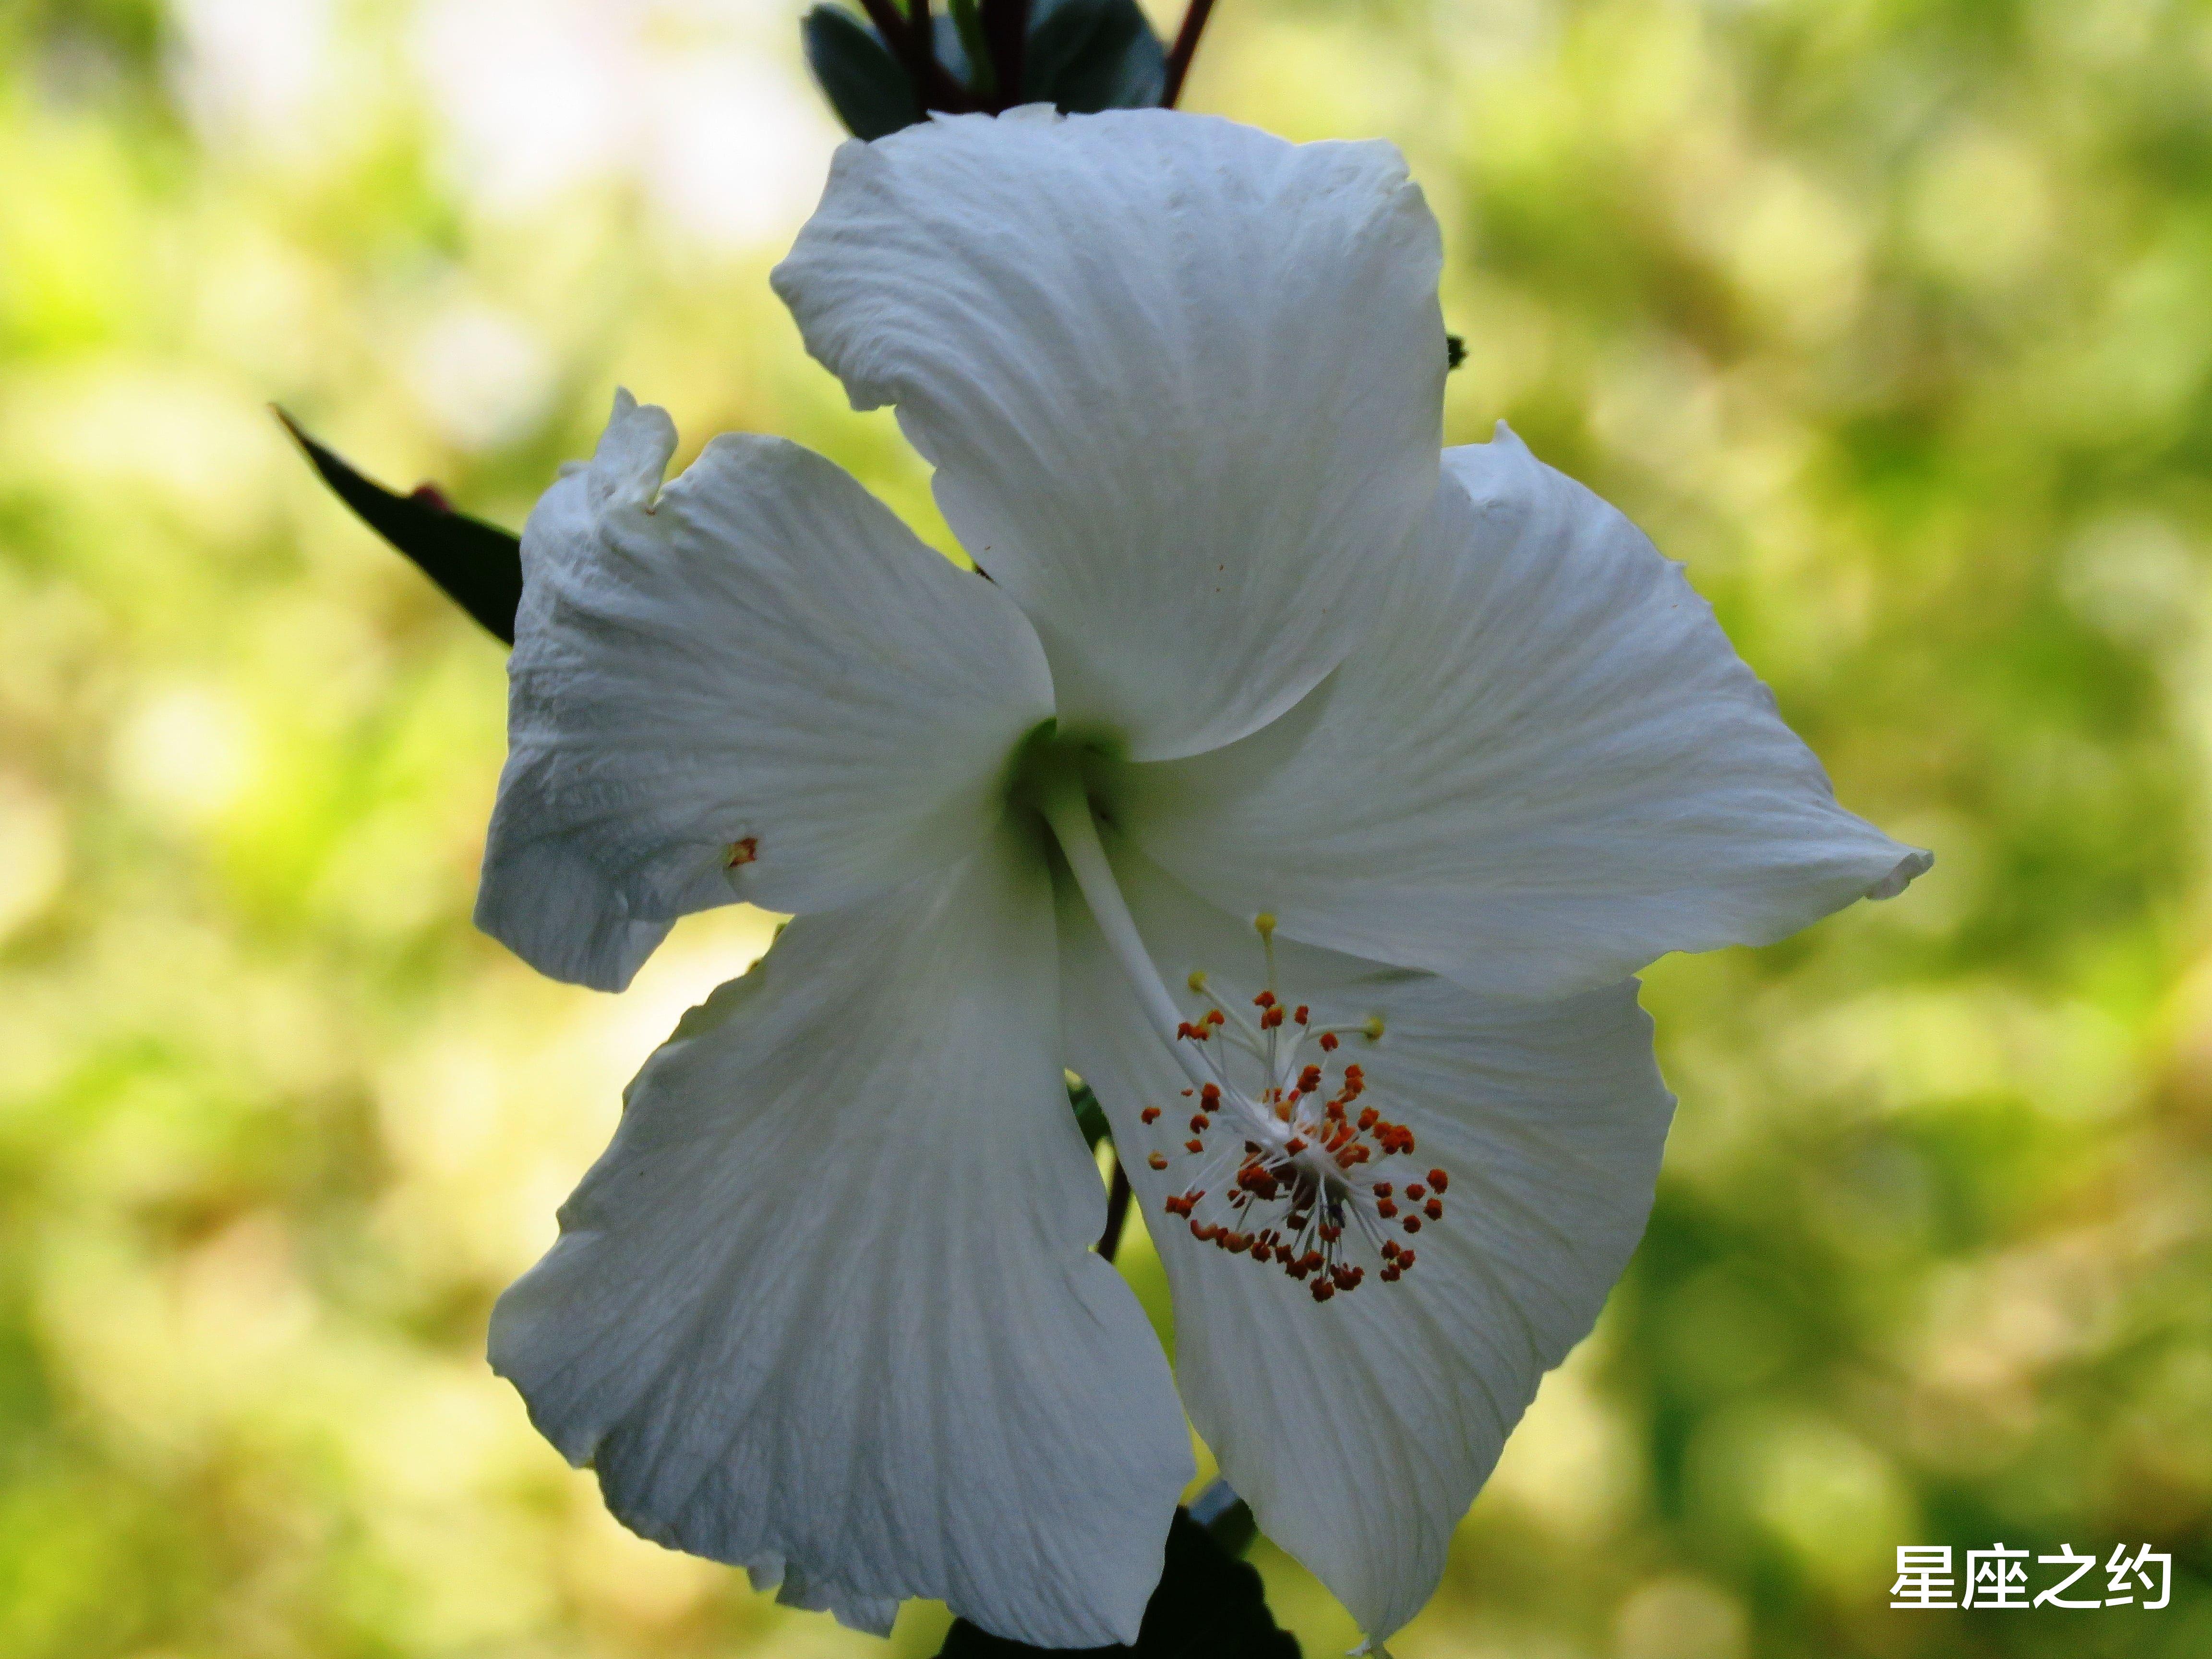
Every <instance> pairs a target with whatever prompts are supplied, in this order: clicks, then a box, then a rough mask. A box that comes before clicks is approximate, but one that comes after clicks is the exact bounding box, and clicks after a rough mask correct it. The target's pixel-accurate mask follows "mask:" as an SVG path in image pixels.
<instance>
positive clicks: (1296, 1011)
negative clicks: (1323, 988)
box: [1291, 1002, 1307, 1025]
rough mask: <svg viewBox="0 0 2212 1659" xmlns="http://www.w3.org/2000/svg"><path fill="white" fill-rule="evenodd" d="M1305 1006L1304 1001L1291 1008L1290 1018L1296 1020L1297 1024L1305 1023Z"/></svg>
mask: <svg viewBox="0 0 2212 1659" xmlns="http://www.w3.org/2000/svg"><path fill="white" fill-rule="evenodd" d="M1306 1013H1307V1009H1306V1006H1305V1004H1304V1003H1303V1002H1301V1003H1300V1004H1298V1006H1297V1007H1295V1008H1293V1009H1291V1018H1292V1019H1294V1020H1296V1021H1297V1023H1298V1024H1301V1025H1303V1024H1305V1023H1306Z"/></svg>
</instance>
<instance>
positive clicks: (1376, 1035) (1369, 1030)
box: [1359, 1014, 1383, 1042]
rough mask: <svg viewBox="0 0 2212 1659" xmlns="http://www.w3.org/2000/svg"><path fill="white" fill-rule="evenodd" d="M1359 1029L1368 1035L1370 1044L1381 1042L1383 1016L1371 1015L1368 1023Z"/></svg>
mask: <svg viewBox="0 0 2212 1659" xmlns="http://www.w3.org/2000/svg"><path fill="white" fill-rule="evenodd" d="M1359 1029H1360V1030H1362V1031H1363V1032H1364V1033H1365V1034H1366V1036H1367V1040H1368V1041H1369V1042H1380V1041H1382V1037H1383V1016H1382V1015H1380V1014H1370V1015H1369V1016H1368V1017H1367V1023H1366V1024H1364V1025H1363V1026H1361V1027H1360V1028H1359Z"/></svg>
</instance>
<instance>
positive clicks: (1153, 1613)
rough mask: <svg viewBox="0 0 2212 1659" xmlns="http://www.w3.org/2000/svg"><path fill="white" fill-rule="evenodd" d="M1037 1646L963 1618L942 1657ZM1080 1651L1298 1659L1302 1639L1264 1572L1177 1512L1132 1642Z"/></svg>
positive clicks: (1011, 1654)
mask: <svg viewBox="0 0 2212 1659" xmlns="http://www.w3.org/2000/svg"><path fill="white" fill-rule="evenodd" d="M1048 1651H1057V1652H1062V1653H1066V1652H1067V1651H1069V1650H1066V1649H1058V1650H1048V1649H1043V1648H1032V1647H1029V1646H1026V1645H1025V1644H1022V1643H1020V1642H1009V1641H1007V1640H1006V1638H1004V1637H1000V1636H987V1635H985V1634H984V1633H983V1632H981V1631H980V1630H977V1629H976V1628H975V1626H973V1625H971V1624H969V1622H968V1621H967V1620H964V1619H962V1620H955V1621H954V1623H953V1626H952V1630H951V1633H950V1634H949V1635H947V1636H946V1637H945V1645H944V1647H943V1648H941V1649H940V1650H939V1654H938V1659H1016V1656H1018V1655H1020V1654H1026V1653H1042V1652H1048ZM1073 1651H1075V1652H1078V1653H1088V1654H1094V1655H1104V1654H1135V1655H1137V1656H1138V1659H1298V1644H1297V1638H1295V1637H1293V1636H1292V1635H1291V1633H1290V1632H1288V1631H1285V1630H1281V1629H1279V1628H1277V1626H1276V1624H1275V1620H1274V1616H1273V1614H1272V1613H1269V1612H1268V1611H1267V1597H1266V1595H1265V1594H1264V1592H1263V1591H1262V1589H1261V1583H1260V1575H1259V1573H1258V1572H1257V1571H1255V1569H1253V1568H1251V1567H1249V1566H1248V1565H1245V1564H1244V1563H1243V1562H1242V1561H1239V1560H1238V1559H1237V1558H1236V1557H1235V1556H1234V1555H1232V1554H1231V1553H1230V1552H1229V1551H1228V1550H1226V1549H1225V1548H1223V1547H1222V1546H1221V1544H1220V1542H1219V1541H1218V1540H1217V1539H1216V1538H1215V1537H1214V1536H1213V1534H1212V1533H1210V1532H1208V1531H1207V1530H1206V1528H1204V1527H1202V1526H1200V1525H1199V1524H1198V1522H1195V1521H1194V1520H1192V1519H1191V1518H1190V1515H1189V1512H1188V1510H1176V1515H1175V1524H1174V1525H1173V1527H1172V1528H1170V1530H1169V1532H1168V1547H1167V1565H1166V1568H1165V1571H1163V1572H1162V1573H1161V1575H1160V1587H1159V1588H1158V1589H1156V1590H1154V1591H1153V1592H1152V1602H1151V1604H1150V1605H1149V1606H1147V1607H1146V1609H1145V1623H1144V1627H1143V1628H1142V1629H1141V1630H1140V1631H1139V1632H1138V1635H1137V1645H1136V1646H1135V1647H1133V1648H1129V1647H1124V1646H1121V1645H1120V1644H1115V1645H1114V1646H1112V1647H1104V1648H1080V1649H1076V1650H1073Z"/></svg>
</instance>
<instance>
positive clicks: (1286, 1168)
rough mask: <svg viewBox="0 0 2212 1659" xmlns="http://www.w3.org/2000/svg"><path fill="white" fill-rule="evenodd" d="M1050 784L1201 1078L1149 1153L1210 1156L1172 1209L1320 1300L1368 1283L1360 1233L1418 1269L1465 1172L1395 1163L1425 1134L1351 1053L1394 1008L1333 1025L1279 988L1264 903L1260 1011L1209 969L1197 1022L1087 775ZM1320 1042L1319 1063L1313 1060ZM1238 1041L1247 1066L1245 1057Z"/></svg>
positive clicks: (1162, 1031)
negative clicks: (1373, 1087)
mask: <svg viewBox="0 0 2212 1659" xmlns="http://www.w3.org/2000/svg"><path fill="white" fill-rule="evenodd" d="M1039 805H1041V807H1042V810H1043V812H1044V815H1045V818H1046V821H1047V822H1048V823H1049V824H1050V825H1051V826H1052V829H1053V833H1054V835H1055V836H1057V837H1058V839H1059V842H1060V850H1061V852H1062V853H1063V854H1065V855H1066V860H1067V865H1068V869H1069V871H1070V872H1071V873H1072V874H1073V876H1074V878H1075V882H1076V885H1077V886H1078V887H1079V889H1080V890H1082V893H1083V896H1084V899H1085V902H1086V903H1087V904H1088V905H1089V906H1090V909H1091V917H1092V919H1093V920H1094V921H1096V922H1097V925H1098V930H1099V933H1100V934H1101V935H1102V936H1103V938H1104V939H1105V941H1106V945H1107V948H1108V949H1109V951H1111V952H1112V953H1113V956H1114V958H1115V962H1116V963H1118V964H1119V965H1120V967H1121V971H1122V975H1123V977H1124V978H1125V979H1126V980H1127V981H1128V985H1129V988H1130V989H1131V991H1132V992H1133V994H1135V996H1136V999H1137V1001H1138V1004H1139V1006H1140V1007H1142V1008H1143V1010H1144V1012H1145V1015H1146V1018H1147V1019H1148V1020H1149V1021H1150V1023H1151V1024H1152V1028H1153V1030H1154V1031H1155V1032H1156V1033H1157V1034H1158V1036H1159V1039H1160V1041H1161V1042H1163V1043H1164V1044H1165V1045H1166V1047H1167V1049H1168V1052H1169V1053H1170V1054H1172V1055H1173V1056H1174V1057H1175V1060H1176V1065H1177V1066H1179V1067H1180V1068H1181V1069H1182V1072H1183V1073H1184V1075H1185V1076H1186V1077H1188V1079H1190V1084H1191V1086H1190V1087H1189V1088H1187V1089H1185V1090H1184V1091H1182V1096H1183V1098H1184V1100H1185V1101H1186V1102H1188V1107H1187V1108H1186V1109H1188V1111H1189V1114H1190V1115H1189V1118H1188V1123H1187V1125H1185V1126H1182V1127H1176V1128H1174V1129H1172V1130H1167V1131H1163V1133H1162V1139H1163V1140H1164V1141H1167V1142H1168V1143H1169V1144H1168V1145H1165V1146H1161V1147H1158V1148H1156V1149H1155V1150H1153V1151H1152V1152H1149V1153H1148V1154H1147V1156H1146V1164H1147V1165H1148V1166H1149V1167H1150V1168H1152V1170H1156V1171H1161V1172H1165V1171H1166V1170H1168V1169H1169V1168H1170V1167H1171V1165H1172V1164H1174V1163H1176V1161H1177V1160H1178V1159H1188V1160H1195V1162H1194V1164H1193V1165H1192V1167H1191V1169H1190V1173H1189V1175H1188V1176H1187V1177H1186V1178H1185V1180H1184V1181H1183V1182H1182V1188H1181V1190H1179V1191H1177V1192H1175V1193H1171V1194H1170V1195H1169V1196H1168V1198H1167V1199H1166V1200H1165V1201H1164V1204H1163V1205H1162V1208H1163V1209H1164V1211H1165V1212H1166V1213H1168V1214H1170V1215H1172V1216H1176V1217H1178V1218H1182V1220H1183V1221H1185V1222H1186V1223H1188V1225H1189V1228H1190V1231H1191V1236H1192V1237H1194V1238H1196V1239H1198V1240H1200V1242H1201V1243H1211V1244H1213V1245H1215V1246H1217V1247H1218V1248H1219V1249H1223V1250H1225V1251H1227V1252H1229V1253H1230V1254H1231V1255H1243V1256H1249V1258H1250V1259H1251V1260H1253V1261H1259V1262H1273V1263H1274V1264H1276V1265H1278V1266H1279V1267H1281V1268H1282V1269H1283V1271H1284V1272H1285V1273H1287V1274H1288V1275H1290V1276H1291V1278H1293V1279H1298V1280H1300V1281H1309V1280H1310V1289H1311V1291H1312V1293H1313V1297H1314V1300H1315V1301H1316V1302H1327V1301H1328V1300H1329V1299H1331V1298H1332V1297H1334V1296H1335V1295H1336V1294H1337V1293H1338V1292H1340V1291H1352V1290H1354V1289H1357V1288H1358V1285H1360V1283H1361V1282H1362V1281H1363V1280H1364V1279H1365V1277H1366V1273H1367V1264H1366V1263H1364V1262H1359V1261H1352V1259H1351V1257H1352V1249H1351V1244H1352V1240H1353V1239H1354V1238H1355V1237H1356V1238H1357V1239H1358V1240H1360V1241H1361V1242H1363V1243H1364V1244H1365V1245H1366V1246H1367V1247H1368V1249H1369V1251H1370V1252H1371V1260H1372V1261H1373V1263H1374V1265H1375V1266H1376V1270H1377V1271H1376V1277H1377V1278H1378V1279H1381V1280H1383V1282H1384V1283H1386V1284H1388V1283H1392V1282H1395V1281H1396V1280H1397V1279H1401V1278H1403V1277H1404V1276H1405V1274H1406V1273H1407V1272H1408V1271H1410V1270H1411V1269H1412V1267H1413V1263H1414V1260H1415V1256H1414V1251H1413V1249H1412V1248H1411V1247H1410V1245H1409V1244H1408V1243H1407V1242H1406V1240H1407V1239H1410V1237H1412V1236H1413V1235H1414V1234H1417V1233H1419V1231H1421V1229H1422V1227H1423V1226H1424V1225H1425V1224H1429V1223H1433V1222H1436V1221H1438V1220H1441V1219H1442V1218H1443V1209H1444V1205H1443V1194H1444V1193H1445V1191H1446V1190H1447V1189H1448V1188H1449V1186H1450V1176H1449V1174H1448V1173H1447V1172H1446V1171H1444V1170H1441V1169H1432V1170H1428V1171H1427V1172H1426V1179H1425V1180H1423V1179H1421V1178H1420V1177H1419V1176H1415V1177H1413V1178H1412V1179H1399V1178H1395V1177H1393V1176H1389V1173H1388V1171H1387V1170H1386V1169H1385V1168H1384V1164H1385V1160H1390V1159H1395V1158H1408V1159H1410V1158H1412V1156H1413V1151H1414V1138H1413V1131H1412V1130H1411V1129H1409V1128H1407V1127H1406V1126H1405V1125H1403V1124H1400V1123H1394V1122H1391V1121H1389V1120H1388V1119H1387V1118H1385V1117H1384V1116H1383V1113H1382V1112H1381V1111H1380V1110H1379V1109H1377V1108H1376V1107H1374V1106H1371V1105H1366V1106H1363V1105H1361V1104H1360V1100H1361V1097H1362V1096H1364V1094H1365V1092H1366V1091H1367V1086H1368V1085H1367V1076H1366V1071H1365V1068H1364V1066H1362V1065H1361V1064H1360V1063H1359V1062H1358V1061H1357V1060H1340V1059H1339V1058H1338V1057H1337V1056H1338V1051H1339V1050H1340V1048H1342V1047H1343V1043H1344V1039H1345V1038H1346V1037H1352V1036H1357V1037H1360V1038H1363V1039H1364V1040H1365V1041H1366V1042H1369V1043H1370V1044H1371V1043H1374V1042H1379V1041H1380V1040H1381V1038H1382V1036H1383V1019H1382V1018H1381V1016H1379V1015H1376V1016H1372V1017H1370V1018H1367V1019H1365V1020H1363V1021H1361V1022H1359V1023H1358V1024H1350V1025H1328V1026H1318V1025H1316V1024H1313V1022H1312V1013H1311V1010H1310V1008H1309V1007H1308V1006H1306V1005H1304V1004H1303V1003H1300V1004H1297V1005H1295V1006H1293V1005H1289V1004H1286V1003H1285V1001H1284V1000H1282V998H1281V997H1280V996H1279V994H1277V991H1276V988H1275V981H1276V971H1275V969H1276V964H1275V947H1274V933H1275V918H1274V917H1273V915H1268V914H1266V913H1264V912H1263V913H1262V914H1261V915H1259V916H1257V917H1255V919H1254V921H1253V927H1254V929H1255V932H1256V933H1258V934H1259V937H1260V944H1261V954H1262V956H1263V957H1264V959H1265V962H1266V966H1267V983H1266V985H1265V987H1264V988H1263V989H1261V992H1260V993H1259V994H1257V995H1256V996H1255V997H1254V998H1253V999H1252V1001H1251V1008H1252V1010H1253V1011H1254V1012H1252V1013H1250V1014H1249V1015H1248V1014H1247V1013H1245V1012H1243V1010H1240V1009H1237V1008H1233V1007H1231V1006H1229V1005H1228V1004H1227V1003H1225V1002H1224V1001H1223V1000H1221V999H1220V998H1219V997H1218V996H1217V995H1215V994H1214V993H1213V991H1212V988H1211V987H1210V985H1209V983H1208V981H1207V977H1206V974H1205V973H1203V972H1202V971H1199V972H1193V973H1192V974H1191V975H1190V977H1189V980H1188V984H1189V987H1190V989H1191V991H1192V993H1193V994H1195V995H1196V996H1198V997H1200V998H1202V999H1203V1000H1205V1001H1206V1004H1207V1005H1208V1006H1207V1007H1206V1010H1205V1012H1202V1013H1200V1015H1199V1016H1198V1018H1195V1019H1187V1018H1184V1017H1183V1015H1182V1011H1181V1010H1180V1009H1179V1008H1178V1007H1177V1006H1176V1001H1175V999H1174V998H1173V997H1172V996H1171V995H1170V994H1169V992H1168V989H1167V987H1166V986H1165V985H1164V984H1163V983H1162V981H1161V980H1160V977H1159V974H1158V970H1157V969H1155V968H1154V966H1153V963H1152V956H1151V953H1150V952H1149V951H1146V948H1145V945H1144V940H1143V938H1142V937H1141V935H1139V933H1138V931H1137V925H1136V921H1135V919H1134V918H1133V916H1131V915H1130V914H1129V908H1128V905H1127V902H1125V901H1124V900H1123V898H1122V896H1121V887H1120V884H1118V883H1117V882H1116V881H1115V878H1114V872H1113V866H1111V864H1110V863H1109V861H1108V860H1107V857H1106V850H1105V848H1104V847H1103V845H1101V844H1100V842H1099V839H1098V830H1097V824H1096V823H1094V822H1093V821H1092V818H1091V806H1090V802H1089V801H1088V799H1086V798H1085V793H1084V790H1083V787H1082V784H1081V781H1080V780H1079V778H1078V777H1076V776H1075V775H1073V773H1072V772H1071V773H1068V774H1064V775H1061V776H1060V777H1059V778H1056V779H1054V781H1053V782H1052V785H1051V787H1048V788H1047V789H1046V790H1044V791H1043V792H1042V799H1041V800H1040V802H1039ZM1309 1043H1310V1044H1312V1045H1313V1053H1314V1054H1316V1055H1317V1058H1309V1057H1308V1054H1309V1051H1308V1048H1307V1045H1308V1044H1309ZM1232 1051H1233V1052H1234V1053H1235V1054H1237V1055H1240V1056H1241V1058H1242V1060H1243V1062H1244V1064H1242V1065H1237V1064H1233V1063H1232V1059H1231V1054H1232ZM1255 1072H1256V1073H1257V1079H1256V1082H1255V1081H1254V1080H1253V1079H1252V1077H1251V1075H1250V1074H1251V1073H1255ZM1240 1074H1242V1075H1240ZM1332 1074H1333V1075H1332ZM1163 1115H1164V1112H1163V1110H1162V1109H1161V1108H1160V1107H1158V1106H1150V1107H1147V1108H1146V1109H1145V1110H1144V1112H1143V1113H1142V1114H1141V1121H1143V1123H1144V1124H1145V1125H1146V1127H1156V1126H1158V1125H1159V1123H1160V1120H1161V1118H1162V1117H1163ZM1171 1137H1172V1139H1171Z"/></svg>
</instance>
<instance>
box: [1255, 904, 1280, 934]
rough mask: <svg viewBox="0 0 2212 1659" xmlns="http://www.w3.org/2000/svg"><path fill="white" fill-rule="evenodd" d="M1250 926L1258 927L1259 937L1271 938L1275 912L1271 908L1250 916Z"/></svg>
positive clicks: (1273, 931)
mask: <svg viewBox="0 0 2212 1659" xmlns="http://www.w3.org/2000/svg"><path fill="white" fill-rule="evenodd" d="M1252 926H1253V927H1256V928H1257V929H1259V932H1260V937H1261V939H1273V938H1274V937H1275V913H1274V912H1273V910H1262V911H1261V912H1260V914H1259V915H1256V916H1255V917H1253V918H1252Z"/></svg>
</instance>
